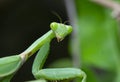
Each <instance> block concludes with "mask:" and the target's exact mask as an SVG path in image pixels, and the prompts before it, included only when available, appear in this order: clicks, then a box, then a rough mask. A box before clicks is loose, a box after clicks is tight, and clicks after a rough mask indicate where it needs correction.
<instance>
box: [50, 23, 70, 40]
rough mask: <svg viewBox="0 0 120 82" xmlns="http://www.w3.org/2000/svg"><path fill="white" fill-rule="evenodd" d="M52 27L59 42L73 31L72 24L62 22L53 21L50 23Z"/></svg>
mask: <svg viewBox="0 0 120 82" xmlns="http://www.w3.org/2000/svg"><path fill="white" fill-rule="evenodd" d="M50 27H51V29H52V30H53V32H54V33H55V35H56V37H57V40H58V42H59V41H62V40H63V39H64V38H65V37H66V36H67V35H68V34H70V33H71V32H72V26H70V25H65V24H62V23H56V22H53V23H51V24H50Z"/></svg>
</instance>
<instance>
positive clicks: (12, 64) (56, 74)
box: [0, 22, 86, 82]
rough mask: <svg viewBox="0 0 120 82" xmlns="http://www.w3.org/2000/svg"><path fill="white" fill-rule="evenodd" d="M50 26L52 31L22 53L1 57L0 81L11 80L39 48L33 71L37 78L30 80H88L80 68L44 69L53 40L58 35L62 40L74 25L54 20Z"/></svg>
mask: <svg viewBox="0 0 120 82" xmlns="http://www.w3.org/2000/svg"><path fill="white" fill-rule="evenodd" d="M50 28H51V30H50V31H48V32H47V33H46V34H44V35H43V36H42V37H40V38H38V39H37V40H36V41H35V42H34V43H33V44H32V45H31V46H30V47H28V48H27V49H26V50H25V51H24V52H22V53H21V54H19V55H13V56H9V57H3V58H0V82H10V80H11V78H12V77H13V76H14V75H15V73H16V72H17V70H19V68H20V67H21V66H22V65H23V64H24V63H25V62H26V60H28V59H29V57H31V56H32V55H33V54H34V53H35V52H36V51H38V50H39V51H38V53H37V55H36V57H35V60H34V62H33V66H32V73H33V75H34V77H35V78H36V80H35V81H29V82H47V81H57V80H65V79H72V78H76V77H78V78H82V82H86V74H85V73H84V72H83V71H82V70H81V69H79V68H54V69H53V68H48V69H47V68H46V69H42V67H43V65H44V63H45V61H46V58H47V56H48V52H49V49H50V42H51V40H52V39H53V38H55V37H56V38H57V40H58V42H60V41H62V40H63V39H64V38H65V37H66V36H67V35H68V34H70V33H71V32H72V26H70V25H65V24H62V23H57V22H52V23H51V24H50Z"/></svg>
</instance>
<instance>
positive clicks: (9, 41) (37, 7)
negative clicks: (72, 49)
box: [0, 0, 69, 82]
mask: <svg viewBox="0 0 120 82" xmlns="http://www.w3.org/2000/svg"><path fill="white" fill-rule="evenodd" d="M52 11H54V12H56V13H58V15H60V17H61V18H62V21H63V22H64V21H68V20H69V19H68V17H67V14H66V8H65V4H64V0H0V57H4V56H9V55H14V54H15V55H16V54H19V53H21V52H23V51H24V50H25V49H26V48H27V47H28V46H30V45H31V44H32V43H33V42H34V41H35V40H36V39H37V38H39V37H40V36H42V35H43V34H44V33H46V32H47V31H48V30H50V27H49V24H50V23H51V22H53V21H56V22H59V21H60V20H59V19H58V17H57V16H55V15H54V14H52ZM67 42H68V37H67V38H66V39H65V40H64V41H62V42H60V43H59V44H58V42H57V41H56V39H54V40H53V41H52V43H51V51H50V55H49V58H48V59H47V62H46V64H45V67H47V65H48V64H49V63H51V62H53V61H54V60H57V59H59V58H63V57H68V56H69V55H68V53H67V47H68V43H67ZM33 59H34V56H32V58H30V59H29V60H28V61H27V62H26V63H25V64H24V65H23V67H22V68H21V69H20V70H19V71H18V72H17V74H16V75H15V77H14V78H13V79H12V82H24V81H28V80H32V79H34V78H33V75H32V74H31V66H32V62H33ZM48 62H49V63H48Z"/></svg>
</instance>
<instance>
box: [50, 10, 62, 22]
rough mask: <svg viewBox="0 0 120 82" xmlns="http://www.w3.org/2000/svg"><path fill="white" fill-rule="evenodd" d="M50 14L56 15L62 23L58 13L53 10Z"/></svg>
mask: <svg viewBox="0 0 120 82" xmlns="http://www.w3.org/2000/svg"><path fill="white" fill-rule="evenodd" d="M52 14H54V15H55V16H57V17H58V19H59V21H60V23H62V18H61V17H60V15H59V14H58V13H56V12H55V11H52Z"/></svg>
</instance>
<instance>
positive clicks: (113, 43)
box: [76, 0, 118, 70]
mask: <svg viewBox="0 0 120 82" xmlns="http://www.w3.org/2000/svg"><path fill="white" fill-rule="evenodd" d="M76 7H77V13H78V22H79V35H80V36H79V37H78V38H79V39H80V44H81V45H80V49H81V54H82V56H81V57H82V58H81V59H82V62H83V63H84V64H88V65H92V66H95V67H99V68H102V69H107V70H113V69H115V68H116V62H117V61H116V58H117V57H118V46H117V45H118V44H117V33H116V29H117V24H116V21H115V20H114V19H113V18H112V17H111V15H110V13H111V12H110V11H109V10H107V9H105V8H103V7H101V6H99V5H97V4H95V3H92V2H90V1H88V0H76Z"/></svg>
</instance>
